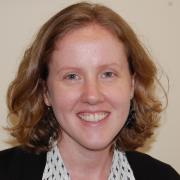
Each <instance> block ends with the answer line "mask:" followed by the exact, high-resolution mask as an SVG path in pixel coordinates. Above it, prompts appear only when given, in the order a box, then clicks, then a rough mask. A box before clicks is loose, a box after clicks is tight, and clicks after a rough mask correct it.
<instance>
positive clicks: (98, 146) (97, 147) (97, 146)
mask: <svg viewBox="0 0 180 180" xmlns="http://www.w3.org/2000/svg"><path fill="white" fill-rule="evenodd" d="M84 147H85V148H86V149H88V150H90V151H103V150H107V149H110V148H111V147H112V142H110V143H103V142H98V143H88V144H86V145H84Z"/></svg>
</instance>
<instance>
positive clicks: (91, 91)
mask: <svg viewBox="0 0 180 180" xmlns="http://www.w3.org/2000/svg"><path fill="white" fill-rule="evenodd" d="M82 101H83V102H84V103H88V104H90V105H96V104H99V103H102V102H103V101H104V96H103V92H102V88H101V85H100V83H99V82H98V81H97V80H90V81H88V82H86V83H84V86H83V92H82Z"/></svg>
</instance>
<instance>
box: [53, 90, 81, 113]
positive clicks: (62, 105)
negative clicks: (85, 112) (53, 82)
mask: <svg viewBox="0 0 180 180" xmlns="http://www.w3.org/2000/svg"><path fill="white" fill-rule="evenodd" d="M50 96H51V103H52V106H53V108H54V110H56V111H61V113H63V111H65V110H69V109H72V108H73V107H74V106H75V104H76V102H77V101H78V99H79V97H80V93H79V91H77V90H75V89H67V88H63V87H56V88H53V89H52V91H50Z"/></svg>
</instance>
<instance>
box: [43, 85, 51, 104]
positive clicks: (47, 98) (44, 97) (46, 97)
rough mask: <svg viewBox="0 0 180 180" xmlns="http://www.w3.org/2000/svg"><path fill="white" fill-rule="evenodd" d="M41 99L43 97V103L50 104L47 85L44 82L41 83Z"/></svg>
mask: <svg viewBox="0 0 180 180" xmlns="http://www.w3.org/2000/svg"><path fill="white" fill-rule="evenodd" d="M43 99H44V103H45V104H46V105H47V106H51V103H50V96H49V91H48V87H47V84H46V82H44V83H43Z"/></svg>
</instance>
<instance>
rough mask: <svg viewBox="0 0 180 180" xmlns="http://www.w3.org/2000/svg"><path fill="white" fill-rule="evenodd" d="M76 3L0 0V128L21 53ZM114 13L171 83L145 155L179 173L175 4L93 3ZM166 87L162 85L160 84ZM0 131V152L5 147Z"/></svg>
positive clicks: (179, 0) (179, 7)
mask: <svg viewBox="0 0 180 180" xmlns="http://www.w3.org/2000/svg"><path fill="white" fill-rule="evenodd" d="M74 2H78V1H76V0H30V1H28V0H13V1H12V0H0V126H6V125H7V123H6V116H7V108H6V98H5V97H6V90H7V87H8V84H9V83H10V81H11V80H12V79H13V78H14V76H15V73H16V71H17V67H18V64H19V62H20V59H21V56H22V55H23V51H24V50H25V48H26V47H27V46H28V44H29V43H30V42H31V41H32V39H33V37H34V36H35V34H36V32H37V30H38V29H39V27H40V26H41V25H42V24H43V23H44V22H45V21H46V20H47V19H48V18H49V17H50V16H51V15H53V14H54V13H56V12H57V11H59V10H60V9H62V8H64V7H65V6H67V5H69V4H72V3H74ZM93 2H101V3H103V4H104V5H107V6H109V7H111V8H112V9H114V10H115V11H117V12H118V13H119V14H120V15H121V16H123V17H124V18H125V19H126V20H127V21H128V22H129V24H130V25H131V26H132V27H133V28H134V30H135V31H136V33H137V34H138V36H139V37H140V39H141V40H142V41H143V42H144V44H145V45H146V47H147V48H148V50H149V51H150V53H151V54H152V56H153V57H154V59H155V61H156V62H157V63H158V64H160V66H161V67H162V68H163V70H164V71H165V72H166V73H167V75H168V77H169V80H170V90H169V105H168V108H167V110H166V112H164V113H163V116H162V125H161V128H160V129H159V130H158V132H157V136H156V140H155V142H154V143H153V144H151V148H150V149H148V150H147V151H146V152H147V153H148V154H151V155H153V156H155V157H156V158H158V159H160V160H162V161H165V162H167V163H169V164H171V165H172V166H174V167H175V168H176V170H177V171H178V172H180V140H179V139H180V132H179V129H180V118H179V112H180V109H179V108H180V70H179V69H180V0H171V1H170V0H169V1H168V0H151V1H149V0H133V1H132V0H96V1H93ZM162 81H163V83H164V85H165V87H166V86H167V83H166V82H167V81H165V78H163V79H162ZM7 139H8V134H7V133H6V132H5V131H4V130H3V129H2V128H1V129H0V150H1V149H5V148H7V147H9V145H8V144H7V143H5V141H6V140H7Z"/></svg>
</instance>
